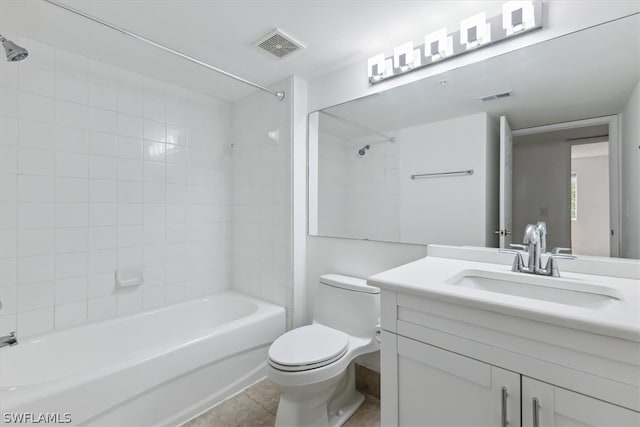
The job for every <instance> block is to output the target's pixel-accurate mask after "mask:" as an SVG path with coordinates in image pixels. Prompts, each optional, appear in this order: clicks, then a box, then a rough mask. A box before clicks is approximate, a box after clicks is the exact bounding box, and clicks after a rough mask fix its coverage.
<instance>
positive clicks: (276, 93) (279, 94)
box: [43, 0, 285, 101]
mask: <svg viewBox="0 0 640 427" xmlns="http://www.w3.org/2000/svg"><path fill="white" fill-rule="evenodd" d="M43 1H45V2H47V3H49V4H51V5H53V6H57V7H59V8H61V9H65V10H66V11H68V12H71V13H75V14H76V15H79V16H82V17H83V18H86V19H89V20H91V21H93V22H96V23H98V24H100V25H104V26H105V27H108V28H111V29H112V30H116V31H118V32H120V33H122V34H125V35H127V36H129V37H133V38H134V39H138V40H140V41H143V42H145V43H147V44H150V45H152V46H155V47H157V48H159V49H162V50H164V51H165V52H169V53H172V54H174V55H176V56H179V57H181V58H184V59H186V60H188V61H191V62H193V63H195V64H198V65H200V66H202V67H204V68H208V69H209V70H212V71H215V72H216V73H220V74H222V75H224V76H227V77H231V78H232V79H234V80H237V81H239V82H242V83H245V84H248V85H249V86H253V87H255V88H256V89H260V90H262V91H264V92H267V93H269V94H271V95H273V96H275V97H276V98H278V99H279V100H280V101H282V100H283V99H284V96H285V93H284V92H283V91H272V90H271V89H268V88H266V87H264V86H261V85H259V84H257V83H253V82H251V81H249V80H247V79H244V78H242V77H240V76H236V75H235V74H232V73H230V72H228V71H224V70H221V69H220V68H218V67H214V66H213V65H211V64H207V63H206V62H204V61H200V60H199V59H196V58H194V57H192V56H189V55H187V54H184V53H182V52H179V51H177V50H175V49H171V48H170V47H167V46H165V45H163V44H160V43H158V42H155V41H153V40H150V39H148V38H146V37H143V36H141V35H139V34H136V33H133V32H131V31H128V30H125V29H124V28H122V27H118V26H117V25H114V24H110V23H109V22H107V21H103V20H102V19H100V18H96V17H95V16H92V15H89V14H86V13H84V12H81V11H79V10H78V9H74V8H73V7H71V6H67V5H65V4H62V3H58V2H57V1H54V0H43Z"/></svg>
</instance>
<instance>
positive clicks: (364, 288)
mask: <svg viewBox="0 0 640 427" xmlns="http://www.w3.org/2000/svg"><path fill="white" fill-rule="evenodd" d="M320 283H324V284H325V285H329V286H335V287H337V288H342V289H347V290H350V291H355V292H365V293H368V294H379V293H380V288H376V287H375V286H369V285H367V281H366V280H365V279H359V278H357V277H349V276H343V275H341V274H323V275H322V276H320Z"/></svg>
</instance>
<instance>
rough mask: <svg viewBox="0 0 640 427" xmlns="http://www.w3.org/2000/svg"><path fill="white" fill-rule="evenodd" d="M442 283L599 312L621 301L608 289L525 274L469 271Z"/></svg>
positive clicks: (619, 294) (615, 290) (611, 289)
mask: <svg viewBox="0 0 640 427" xmlns="http://www.w3.org/2000/svg"><path fill="white" fill-rule="evenodd" d="M445 283H447V284H449V285H452V286H461V287H465V288H471V289H479V290H483V291H488V292H494V293H500V294H506V295H514V296H518V297H523V298H529V299H535V300H541V301H549V302H554V303H558V304H566V305H572V306H577V307H583V308H601V307H603V306H605V305H607V304H610V303H614V302H617V301H621V300H622V299H623V298H622V294H621V293H620V291H618V290H617V289H615V288H611V287H608V286H602V285H597V284H593V283H588V282H584V281H579V280H571V279H566V278H558V277H548V276H541V275H535V274H526V273H512V272H498V271H485V270H475V269H468V270H463V271H461V272H459V273H458V274H456V275H455V276H453V277H451V278H449V279H447V280H446V281H445Z"/></svg>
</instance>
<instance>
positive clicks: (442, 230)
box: [382, 113, 497, 246]
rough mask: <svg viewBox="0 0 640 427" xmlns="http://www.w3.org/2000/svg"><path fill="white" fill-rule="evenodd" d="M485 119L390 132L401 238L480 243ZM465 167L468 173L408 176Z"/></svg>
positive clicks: (483, 240)
mask: <svg viewBox="0 0 640 427" xmlns="http://www.w3.org/2000/svg"><path fill="white" fill-rule="evenodd" d="M488 120H489V119H488V117H487V114H486V113H480V114H474V115H471V116H464V117H457V118H455V119H451V120H443V121H439V122H433V123H427V124H424V125H420V126H413V127H410V128H407V129H403V130H401V131H398V132H396V133H397V140H398V141H399V142H398V143H397V144H398V145H399V147H400V168H399V180H400V182H399V185H400V218H399V219H400V230H401V231H400V239H401V240H402V241H403V242H414V243H435V244H451V245H472V246H485V244H486V243H487V242H486V236H487V233H486V230H485V226H486V223H487V219H486V214H487V209H486V203H487V197H486V194H485V192H486V189H487V185H486V184H485V182H486V179H487V176H486V172H487V164H486V161H487V146H488V145H489V142H488V141H487V135H488V131H487V128H488ZM493 142H494V144H492V145H493V146H494V147H495V146H496V145H497V144H496V143H497V141H495V140H494V141H493ZM492 151H493V152H494V153H495V154H497V153H496V152H495V150H492ZM468 169H473V170H474V173H473V175H463V176H452V177H435V178H425V179H416V180H412V179H409V177H410V176H411V175H412V174H420V173H434V172H451V171H460V170H468ZM382 204H383V205H384V201H383V203H382Z"/></svg>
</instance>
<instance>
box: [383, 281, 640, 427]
mask: <svg viewBox="0 0 640 427" xmlns="http://www.w3.org/2000/svg"><path fill="white" fill-rule="evenodd" d="M375 284H376V285H379V283H375ZM381 304H382V313H381V315H382V316H381V317H382V329H383V331H382V346H381V376H382V378H381V379H382V389H381V393H382V396H381V405H382V407H381V416H382V425H383V426H411V427H417V426H420V427H428V426H438V427H440V426H474V427H475V426H478V427H480V426H492V427H495V426H509V427H516V426H523V427H536V426H540V427H550V426H557V427H560V426H561V427H569V426H594V427H595V426H598V427H614V426H615V427H623V426H629V427H631V426H633V427H637V426H640V388H639V387H638V385H637V383H638V381H639V379H640V375H639V373H640V370H638V366H637V361H635V362H634V358H635V359H636V360H637V356H638V354H639V353H638V351H637V350H638V347H637V345H636V343H630V342H627V341H625V340H620V339H613V338H611V337H605V336H601V335H599V336H598V335H592V334H582V333H580V332H579V331H577V330H571V329H569V330H567V331H565V329H566V328H563V327H560V326H557V325H551V324H545V323H540V322H536V321H530V320H527V319H523V318H519V317H516V316H511V315H508V314H504V313H497V312H491V311H486V310H483V309H478V308H474V307H471V306H465V305H459V304H454V303H450V302H445V301H441V300H438V299H432V298H425V297H421V296H417V295H412V294H405V293H402V292H393V291H389V290H385V289H384V288H383V290H382V299H381ZM565 333H568V334H570V335H564V334H565ZM534 398H535V399H536V402H537V404H536V408H537V411H534V406H533V405H534V403H533V402H534ZM534 414H535V415H534Z"/></svg>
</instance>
